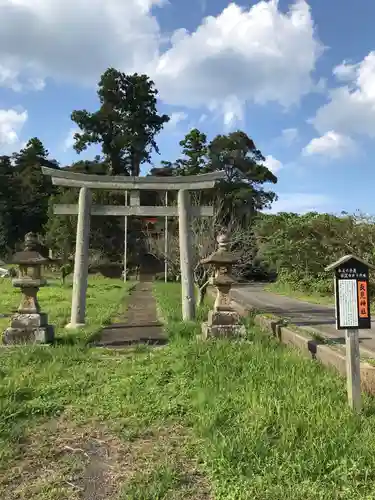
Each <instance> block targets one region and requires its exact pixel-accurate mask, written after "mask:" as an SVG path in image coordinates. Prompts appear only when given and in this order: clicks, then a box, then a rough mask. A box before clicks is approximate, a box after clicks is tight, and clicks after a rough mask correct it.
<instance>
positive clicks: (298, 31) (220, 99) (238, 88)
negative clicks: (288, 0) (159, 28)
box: [155, 0, 322, 124]
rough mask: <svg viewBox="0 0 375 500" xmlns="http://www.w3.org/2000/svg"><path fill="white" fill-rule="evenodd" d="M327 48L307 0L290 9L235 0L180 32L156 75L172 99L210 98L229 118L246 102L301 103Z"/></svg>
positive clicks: (194, 101) (198, 101)
mask: <svg viewBox="0 0 375 500" xmlns="http://www.w3.org/2000/svg"><path fill="white" fill-rule="evenodd" d="M296 47H298V50H296ZM321 52H322V45H321V44H320V42H319V41H318V40H317V38H316V36H315V32H314V25H313V21H312V18H311V13H310V9H309V6H308V4H307V3H306V2H305V1H304V0H297V1H296V2H295V3H294V4H293V5H292V6H291V7H290V10H289V12H288V13H286V14H284V13H282V12H281V11H279V10H278V2H277V1H276V0H270V1H268V2H266V1H260V2H258V3H257V4H255V5H253V6H252V7H251V8H250V9H248V10H246V9H245V8H242V7H239V6H238V5H236V4H234V3H231V4H230V5H229V6H228V7H226V8H225V9H224V10H223V11H222V12H221V14H219V15H218V16H217V17H213V16H209V17H207V18H206V19H204V21H203V22H202V24H201V25H200V26H199V27H198V28H197V29H196V31H195V32H193V33H188V32H187V31H186V30H179V31H178V32H177V33H176V34H175V38H173V39H172V46H171V48H170V49H169V50H168V51H167V52H166V53H164V54H163V55H162V56H161V57H160V58H159V62H158V64H157V67H156V73H155V80H156V82H157V84H158V87H159V89H160V92H161V97H162V98H163V99H165V100H167V101H168V102H169V103H171V104H175V105H181V104H184V105H190V106H202V105H203V106H205V105H206V106H208V107H209V108H210V109H211V110H220V111H221V113H222V114H223V116H224V119H225V122H226V123H227V124H229V123H232V122H233V121H234V120H235V119H242V113H243V105H244V103H245V102H255V103H261V104H262V103H267V102H270V101H273V102H277V103H279V104H281V105H282V106H290V105H292V104H296V103H298V102H299V100H300V98H301V96H303V95H304V94H306V93H308V92H310V91H311V90H312V89H313V88H314V83H313V81H312V77H311V75H312V72H313V71H314V68H315V63H316V60H317V58H318V57H319V55H320V54H321Z"/></svg>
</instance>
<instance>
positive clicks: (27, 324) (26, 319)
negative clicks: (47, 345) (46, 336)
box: [10, 313, 48, 328]
mask: <svg viewBox="0 0 375 500" xmlns="http://www.w3.org/2000/svg"><path fill="white" fill-rule="evenodd" d="M10 326H11V327H12V328H39V327H43V326H48V316H47V314H45V313H40V314H37V313H34V314H14V315H13V316H12V321H11V324H10Z"/></svg>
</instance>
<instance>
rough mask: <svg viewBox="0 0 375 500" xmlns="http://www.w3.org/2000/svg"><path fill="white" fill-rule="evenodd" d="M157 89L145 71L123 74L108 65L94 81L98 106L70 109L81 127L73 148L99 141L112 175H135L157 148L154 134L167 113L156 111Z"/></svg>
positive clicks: (161, 124)
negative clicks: (90, 110) (97, 108)
mask: <svg viewBox="0 0 375 500" xmlns="http://www.w3.org/2000/svg"><path fill="white" fill-rule="evenodd" d="M157 94H158V92H157V90H156V89H155V88H154V82H153V81H152V80H150V79H149V78H148V76H147V75H138V74H137V73H135V74H134V75H126V74H125V73H122V72H120V71H118V70H116V69H114V68H109V69H108V70H107V71H105V72H104V73H103V75H102V76H101V79H100V82H99V85H98V97H99V102H100V108H99V110H98V111H96V112H94V113H90V112H89V111H87V110H81V111H73V113H72V115H71V118H72V120H73V121H74V122H75V123H76V124H77V125H78V127H79V128H80V129H81V132H79V133H76V134H75V145H74V148H75V150H76V151H77V152H78V153H80V152H82V151H83V150H85V149H87V147H88V146H89V145H91V144H100V145H101V148H102V152H103V154H104V156H105V159H106V161H107V162H108V164H109V165H110V171H111V173H112V174H113V175H135V176H138V175H139V172H140V165H141V164H142V163H144V162H149V161H150V158H151V153H152V151H156V152H157V153H158V152H159V150H158V147H157V144H156V141H155V136H156V135H157V134H158V133H159V132H160V131H161V129H162V128H163V125H164V123H167V122H168V121H169V117H168V116H167V115H159V114H158V113H157V109H156V104H157Z"/></svg>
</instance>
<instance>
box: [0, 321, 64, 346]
mask: <svg viewBox="0 0 375 500" xmlns="http://www.w3.org/2000/svg"><path fill="white" fill-rule="evenodd" d="M53 340H54V328H53V326H52V325H48V318H47V314H44V313H41V314H37V313H34V314H20V313H17V314H15V315H14V316H13V317H12V321H11V326H10V328H7V329H6V330H5V332H4V333H3V344H5V345H17V344H49V343H52V342H53Z"/></svg>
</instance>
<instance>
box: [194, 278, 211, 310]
mask: <svg viewBox="0 0 375 500" xmlns="http://www.w3.org/2000/svg"><path fill="white" fill-rule="evenodd" d="M208 285H209V281H206V283H204V284H203V285H202V286H199V288H198V300H197V307H201V306H203V304H204V299H205V297H206V295H207V288H208Z"/></svg>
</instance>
